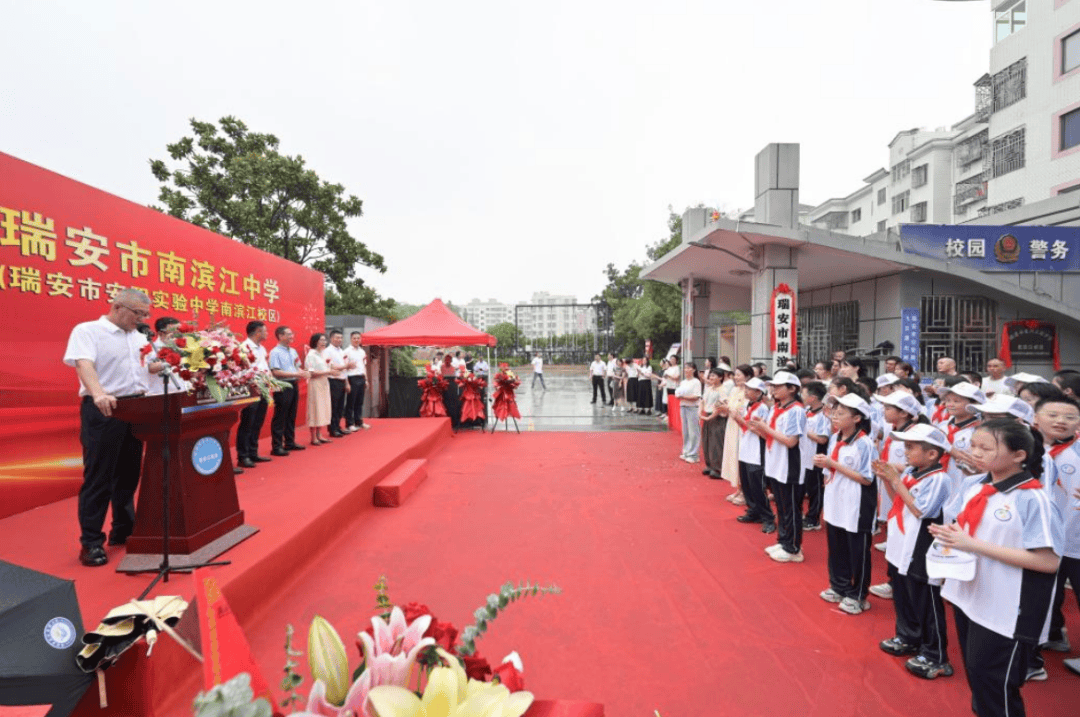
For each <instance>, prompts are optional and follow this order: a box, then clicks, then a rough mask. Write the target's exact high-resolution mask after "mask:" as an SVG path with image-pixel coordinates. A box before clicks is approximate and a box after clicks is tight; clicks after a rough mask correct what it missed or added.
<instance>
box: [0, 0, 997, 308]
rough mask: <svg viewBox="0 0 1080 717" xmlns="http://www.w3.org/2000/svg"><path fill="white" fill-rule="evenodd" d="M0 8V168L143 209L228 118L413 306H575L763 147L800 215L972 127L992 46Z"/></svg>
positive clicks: (727, 20)
mask: <svg viewBox="0 0 1080 717" xmlns="http://www.w3.org/2000/svg"><path fill="white" fill-rule="evenodd" d="M0 7H2V8H3V16H2V23H3V25H4V28H5V30H4V39H3V41H2V43H0V46H2V47H3V60H2V61H0V67H2V68H3V70H2V71H0V151H4V152H7V153H9V154H12V155H14V156H16V157H19V158H21V159H24V160H27V161H29V162H32V163H34V164H38V165H40V166H43V167H45V168H47V169H51V170H54V171H56V172H59V173H61V174H64V175H67V176H70V177H73V178H75V179H78V180H80V181H83V182H86V183H88V184H91V185H93V186H96V187H99V188H101V189H104V190H106V191H109V192H112V193H114V194H118V195H120V196H122V197H125V198H127V199H130V200H132V201H135V202H140V203H144V204H149V203H153V202H154V200H155V198H156V196H157V191H158V185H157V182H156V181H155V180H154V178H153V177H152V175H151V174H150V171H149V168H148V164H147V162H148V160H149V159H150V158H161V159H165V158H167V157H166V153H165V145H166V144H167V143H169V142H173V141H176V140H177V139H179V138H180V137H181V136H184V135H185V134H187V133H189V127H188V124H187V122H188V119H189V118H191V117H195V118H197V119H200V120H204V121H214V120H217V119H219V118H221V117H223V116H225V115H229V114H231V115H235V116H236V117H239V118H240V119H241V120H243V121H244V122H245V123H247V125H248V126H249V128H251V129H252V130H255V131H260V132H269V133H272V134H276V135H277V136H278V138H279V139H280V140H281V149H282V151H283V152H285V153H287V154H300V155H302V156H303V157H304V158H305V160H306V161H307V162H308V166H309V167H311V168H312V169H314V170H315V171H316V172H318V173H319V174H320V176H322V178H323V179H326V180H329V181H332V182H340V183H342V184H344V185H345V187H346V188H347V191H348V192H350V193H352V194H355V195H357V196H359V197H360V198H361V199H363V201H364V217H362V218H359V219H356V220H354V222H353V223H352V230H353V233H354V236H357V237H358V238H360V239H361V240H362V241H364V242H365V243H367V244H368V245H369V246H370V247H371V248H372V249H374V250H375V251H378V252H380V253H381V254H383V256H384V257H385V258H386V264H387V267H388V271H387V272H386V274H383V275H379V274H377V273H375V272H370V271H363V272H361V275H362V276H363V277H364V278H365V279H366V280H368V281H370V282H371V283H372V284H373V285H374V286H375V288H376V289H377V290H378V291H379V292H380V293H381V294H383V295H384V296H390V297H393V298H395V299H398V300H399V301H404V302H407V303H425V302H427V301H430V300H431V299H432V298H434V297H436V296H438V297H442V298H443V299H448V300H451V301H454V302H455V303H464V302H467V301H468V300H469V299H471V298H474V297H485V298H486V297H493V298H496V299H498V300H500V301H506V302H513V301H519V300H523V299H527V298H529V296H530V295H531V294H532V292H534V291H549V292H551V293H557V294H574V295H576V296H577V298H578V299H579V300H582V301H584V300H588V299H589V298H590V297H591V296H593V295H594V294H596V293H598V292H599V291H600V289H601V288H602V287H603V285H604V278H603V269H604V266H605V265H606V264H607V263H608V262H614V263H615V264H617V265H619V266H623V265H625V264H627V263H629V262H630V261H632V260H635V259H637V260H640V259H643V258H644V248H645V246H646V245H647V244H649V243H652V242H654V241H656V240H658V239H661V238H664V237H665V235H666V233H667V229H666V222H667V215H668V209H667V208H668V206H669V205H671V206H672V207H673V208H674V209H675V211H677V212H681V211H682V209H683V208H684V207H686V206H688V205H695V204H697V203H699V202H703V203H705V204H707V205H709V206H719V207H721V208H724V209H735V208H744V207H748V206H752V204H753V196H752V194H753V157H754V155H755V154H756V153H757V152H758V151H759V150H760V149H761V148H762V147H764V145H766V144H767V143H769V142H799V143H801V145H802V150H801V151H802V159H801V169H802V178H801V184H802V195H801V198H802V201H803V203H808V204H817V203H820V202H822V201H824V200H825V199H827V198H829V197H832V196H843V195H846V194H848V193H850V192H852V191H854V190H855V189H857V188H858V187H859V186H860V182H861V179H862V177H865V176H867V175H869V174H870V173H871V172H873V171H874V170H876V169H877V168H879V167H883V166H885V165H886V164H887V163H888V148H887V144H888V142H889V141H890V140H891V139H892V137H893V136H894V135H895V134H896V132H898V131H900V130H905V129H910V128H912V127H927V128H934V127H938V126H943V125H951V124H954V123H955V122H957V121H959V120H961V119H963V118H964V117H966V116H967V115H969V114H970V113H971V112H972V111H973V107H974V89H973V87H972V83H973V82H974V81H975V80H976V79H978V78H979V77H980V76H981V75H982V74H983V73H984V72H986V70H987V67H988V53H989V49H990V40H991V18H990V8H989V3H988V2H985V1H982V2H935V1H933V0H768V1H767V2H766V1H763V0H743V1H741V2H734V1H733V0H697V1H689V0H688V1H685V2H682V1H680V0H664V1H663V2H656V1H655V0H653V1H651V2H643V1H639V0H618V1H616V0H609V1H605V2H599V1H590V0H572V1H563V0H546V1H545V2H528V3H527V2H515V1H513V0H483V1H480V0H460V1H459V2H446V1H445V0H383V1H382V2H371V1H367V0H349V1H341V2H323V1H319V0H307V1H306V2H302V3H298V2H288V3H286V2H278V1H276V0H259V1H255V0H229V1H225V0H213V1H203V0H187V1H186V2H184V3H157V2H155V3H146V2H134V1H133V2H121V1H120V0H97V1H95V2H85V0H69V1H65V2H14V1H12V0H8V1H7V2H0ZM492 253H494V254H495V255H496V257H497V259H496V260H494V261H490V260H489V259H488V258H487V257H489V256H490V255H491V254H492Z"/></svg>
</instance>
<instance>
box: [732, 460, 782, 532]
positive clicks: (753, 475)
mask: <svg viewBox="0 0 1080 717" xmlns="http://www.w3.org/2000/svg"><path fill="white" fill-rule="evenodd" d="M739 485H741V486H742V491H743V498H744V499H745V500H746V513H747V515H752V516H754V517H755V518H761V519H762V520H764V521H765V522H766V523H773V522H775V521H776V516H775V515H774V514H773V510H772V506H771V505H770V504H769V498H768V496H766V495H765V473H764V470H763V469H762V467H761V466H759V465H758V466H755V465H750V464H749V463H746V462H744V461H739Z"/></svg>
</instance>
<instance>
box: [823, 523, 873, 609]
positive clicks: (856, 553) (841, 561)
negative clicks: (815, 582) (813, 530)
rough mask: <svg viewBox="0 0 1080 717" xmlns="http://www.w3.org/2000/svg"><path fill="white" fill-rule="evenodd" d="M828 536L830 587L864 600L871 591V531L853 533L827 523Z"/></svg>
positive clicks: (860, 600)
mask: <svg viewBox="0 0 1080 717" xmlns="http://www.w3.org/2000/svg"><path fill="white" fill-rule="evenodd" d="M825 538H826V541H827V543H828V546H829V587H831V588H832V589H833V591H834V592H836V593H837V594H839V595H841V596H842V597H846V598H852V599H853V600H858V601H859V602H860V603H861V602H862V601H863V600H865V599H866V595H867V593H869V592H870V531H860V532H858V533H852V532H850V531H848V530H844V529H843V528H838V527H836V526H835V525H832V524H831V523H828V522H826V523H825Z"/></svg>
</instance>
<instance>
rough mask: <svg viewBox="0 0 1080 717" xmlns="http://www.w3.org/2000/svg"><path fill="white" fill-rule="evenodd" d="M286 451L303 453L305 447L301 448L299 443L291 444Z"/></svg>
mask: <svg viewBox="0 0 1080 717" xmlns="http://www.w3.org/2000/svg"><path fill="white" fill-rule="evenodd" d="M285 450H287V451H302V450H305V447H304V446H301V445H300V444H298V443H290V444H289V445H287V446H285Z"/></svg>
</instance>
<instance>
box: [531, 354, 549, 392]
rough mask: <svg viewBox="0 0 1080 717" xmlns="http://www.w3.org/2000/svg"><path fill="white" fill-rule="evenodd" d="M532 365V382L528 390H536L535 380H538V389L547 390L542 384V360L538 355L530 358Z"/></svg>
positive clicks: (545, 385)
mask: <svg viewBox="0 0 1080 717" xmlns="http://www.w3.org/2000/svg"><path fill="white" fill-rule="evenodd" d="M532 365H533V380H532V386H530V388H536V379H540V387H541V388H542V389H544V390H545V391H546V390H547V384H545V383H544V359H542V358H541V357H540V354H536V355H535V356H533V358H532Z"/></svg>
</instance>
